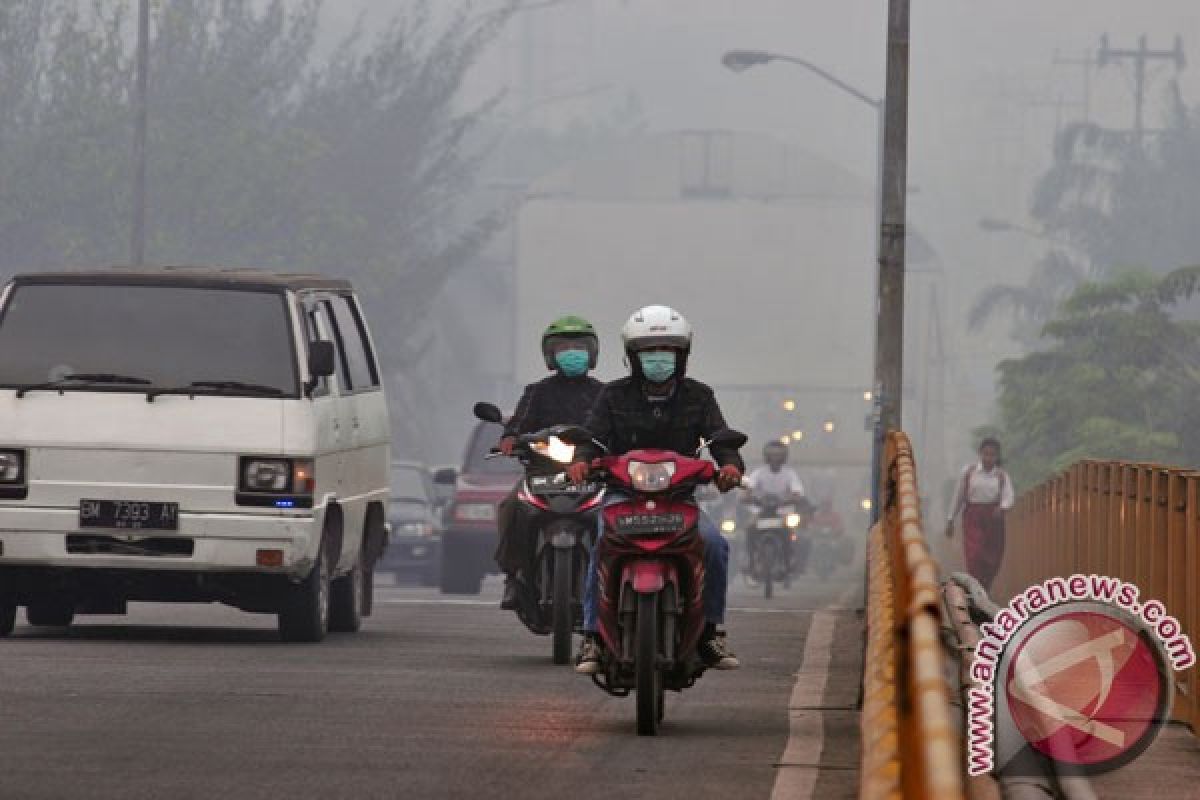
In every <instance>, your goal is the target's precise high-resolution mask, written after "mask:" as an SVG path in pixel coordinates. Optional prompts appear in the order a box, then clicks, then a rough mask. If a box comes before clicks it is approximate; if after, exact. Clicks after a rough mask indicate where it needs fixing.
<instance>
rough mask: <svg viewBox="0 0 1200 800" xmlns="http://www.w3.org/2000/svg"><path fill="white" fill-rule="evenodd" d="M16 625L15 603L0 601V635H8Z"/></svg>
mask: <svg viewBox="0 0 1200 800" xmlns="http://www.w3.org/2000/svg"><path fill="white" fill-rule="evenodd" d="M16 627H17V604H16V603H0V636H8V635H9V634H11V633H12V632H13V629H14V628H16Z"/></svg>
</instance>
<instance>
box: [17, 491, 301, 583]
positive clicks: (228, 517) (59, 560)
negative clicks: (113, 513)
mask: <svg viewBox="0 0 1200 800" xmlns="http://www.w3.org/2000/svg"><path fill="white" fill-rule="evenodd" d="M322 516H323V509H317V510H316V511H315V512H312V513H309V514H307V515H292V516H284V515H276V514H273V515H267V514H238V513H228V514H225V513H189V512H187V511H182V510H181V511H180V513H179V529H178V530H177V531H152V530H129V529H116V530H114V529H109V528H81V527H80V526H79V511H78V510H77V509H64V508H37V507H24V506H9V507H0V568H3V567H66V568H72V569H84V570H87V569H96V570H104V569H119V570H155V571H183V572H243V571H244V572H258V573H268V574H282V575H287V576H288V577H291V578H301V577H303V576H305V575H307V574H308V572H309V571H310V570H311V569H312V565H313V564H314V563H315V559H316V555H317V551H318V548H319V547H320V537H321V517H322ZM77 537H97V538H96V539H94V540H93V541H95V542H97V543H98V544H97V545H96V546H95V547H94V548H92V549H93V550H95V551H94V552H82V551H81V546H80V542H81V541H85V540H83V539H79V538H77ZM105 540H111V541H110V542H108V543H106V542H105ZM144 540H152V541H144ZM125 543H128V544H129V545H132V547H130V548H126V547H124V544H125ZM189 543H190V545H191V546H190V550H191V553H190V555H179V554H177V551H178V550H179V549H187V545H188V544H189ZM143 544H144V545H145V551H146V552H145V553H132V554H131V553H128V552H122V551H123V550H137V549H139V548H141V547H142V545H143ZM154 544H157V545H159V546H160V547H159V548H157V550H158V552H156V547H154V546H152V545H154ZM175 544H179V545H180V547H179V548H176V547H172V546H170V545H175ZM161 545H168V546H166V547H161ZM82 549H86V548H82ZM260 550H278V551H281V552H282V559H281V561H280V562H279V563H278V564H277V565H271V566H263V565H260V563H259V557H258V553H259V551H260ZM161 551H166V554H161ZM150 553H154V554H150Z"/></svg>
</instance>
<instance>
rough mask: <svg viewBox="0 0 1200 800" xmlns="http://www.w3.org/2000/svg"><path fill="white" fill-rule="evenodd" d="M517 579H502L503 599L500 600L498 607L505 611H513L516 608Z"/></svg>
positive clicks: (509, 577) (510, 577)
mask: <svg viewBox="0 0 1200 800" xmlns="http://www.w3.org/2000/svg"><path fill="white" fill-rule="evenodd" d="M517 591H518V587H517V579H516V578H514V577H513V576H511V575H509V576H508V577H507V578H505V579H504V597H503V599H501V600H500V607H501V608H502V609H504V610H505V611H515V610H516V608H517V600H518V597H517Z"/></svg>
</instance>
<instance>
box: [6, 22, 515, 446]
mask: <svg viewBox="0 0 1200 800" xmlns="http://www.w3.org/2000/svg"><path fill="white" fill-rule="evenodd" d="M77 5H78V4H77V3H75V2H69V1H68V0H45V1H44V0H10V1H9V2H6V3H4V4H3V5H2V6H0V63H3V64H4V65H5V69H4V70H3V71H0V240H3V241H4V242H5V248H4V249H3V251H0V270H6V271H8V270H15V269H20V268H26V267H31V266H33V267H38V266H50V265H54V266H59V265H64V264H67V265H69V264H93V265H94V264H119V263H122V262H124V261H126V259H127V257H128V256H127V254H126V243H127V241H128V233H127V232H128V226H129V216H130V215H129V205H130V201H129V198H130V186H129V184H130V181H129V179H128V177H127V176H128V175H129V173H130V170H129V166H130V155H131V153H130V141H131V137H130V132H131V121H132V113H131V104H130V93H129V89H130V87H131V84H132V74H133V62H134V59H133V55H134V54H133V53H132V52H131V50H130V47H131V43H132V41H133V40H134V39H135V37H134V36H133V35H132V31H131V24H130V23H131V19H132V15H131V14H130V13H129V12H130V3H129V0H95V1H94V3H93V4H92V6H91V7H90V8H89V10H88V11H87V12H86V13H83V12H79V11H77V10H76V7H77ZM321 7H322V0H300V1H299V2H284V0H265V2H258V1H252V0H225V1H224V2H219V3H217V2H212V0H171V2H169V3H158V4H155V5H154V6H153V15H152V25H151V29H152V41H151V64H150V96H149V109H150V116H149V119H150V123H149V142H148V188H147V196H148V210H147V247H146V253H147V259H148V260H150V261H151V262H152V263H189V264H229V265H239V266H243V265H249V266H264V267H276V268H281V269H287V270H289V271H320V272H327V273H333V274H339V275H344V276H347V277H350V278H352V279H353V280H354V281H355V282H356V284H357V285H358V286H359V288H360V289H361V293H362V295H363V296H364V297H365V298H366V303H367V305H368V315H369V317H370V318H371V319H372V321H373V323H374V326H373V327H374V328H375V333H376V338H377V340H378V343H379V344H380V350H381V352H382V354H383V355H384V361H385V368H386V369H385V371H386V372H388V373H389V374H396V373H400V372H405V371H408V370H411V369H413V368H414V366H415V364H416V363H417V362H418V361H419V360H420V358H421V353H422V349H421V346H420V343H421V342H422V341H423V340H424V339H425V338H427V337H426V334H427V332H428V328H429V324H430V323H429V320H428V317H427V315H428V309H429V307H430V301H431V300H432V298H433V297H434V296H435V295H436V294H437V293H438V292H439V291H441V289H442V287H443V286H444V285H445V282H446V280H447V278H448V276H449V275H450V274H451V273H452V272H453V270H455V269H456V268H458V267H459V266H461V265H462V264H464V263H466V262H467V261H468V260H469V259H470V257H471V256H472V255H473V254H474V253H475V252H477V251H478V249H479V248H480V247H481V245H482V244H483V242H484V241H485V240H486V238H487V237H488V236H489V235H490V233H491V232H492V230H494V228H495V220H494V219H493V217H492V216H491V215H490V214H488V213H486V212H484V213H478V214H473V215H472V214H469V213H468V212H467V210H466V208H465V207H464V205H463V204H462V201H463V199H464V197H465V196H466V195H467V194H468V193H469V191H470V189H471V186H472V182H473V180H474V177H475V175H476V173H477V171H478V169H479V166H480V159H481V157H482V156H483V155H484V154H485V152H486V148H485V147H484V146H482V145H481V144H480V143H479V142H477V141H475V140H473V139H471V137H472V136H473V135H474V134H475V133H476V131H477V130H478V129H479V127H480V124H481V122H482V121H483V120H484V119H485V117H486V116H487V113H488V111H489V109H490V107H491V104H490V103H484V104H482V105H480V106H478V107H473V108H467V109H463V108H462V107H461V106H460V104H459V88H460V86H461V85H462V81H463V78H464V76H465V75H466V73H467V71H468V70H469V69H470V68H471V66H472V65H473V64H474V62H475V59H476V58H477V57H478V55H479V54H480V53H481V52H482V50H483V49H484V48H485V47H486V46H487V44H488V43H489V42H490V41H491V40H492V38H493V37H494V36H495V34H496V33H497V32H498V31H499V30H500V28H501V26H502V25H503V24H504V23H505V21H506V20H507V18H508V15H509V14H510V13H511V5H503V6H501V9H500V10H499V11H492V12H488V13H479V14H476V13H475V11H474V9H473V7H472V4H466V5H464V7H463V8H462V9H461V10H460V11H459V12H457V13H456V14H454V15H453V16H452V17H451V18H450V19H449V21H448V22H443V23H435V21H434V16H433V14H432V11H431V3H430V2H429V0H410V2H407V3H406V4H405V6H404V11H403V12H402V13H400V14H399V15H398V16H397V17H395V18H394V19H393V20H392V22H391V23H390V24H389V25H387V26H386V27H385V28H384V29H383V30H382V31H381V32H380V33H378V34H376V35H373V36H368V35H367V34H366V33H365V32H364V31H363V30H362V29H361V27H360V28H358V29H356V30H355V31H354V32H353V33H352V34H351V35H350V36H349V37H347V38H346V39H345V40H344V41H343V42H342V43H341V44H340V46H338V47H337V48H336V50H335V52H334V54H333V56H332V58H330V59H328V60H326V61H323V60H319V59H318V57H317V54H316V51H315V40H316V33H317V24H318V18H319V14H320V11H321ZM425 400H427V401H428V405H430V406H432V405H433V398H432V397H428V398H425ZM397 422H398V423H399V424H398V432H399V433H400V436H399V439H400V443H401V445H402V446H405V445H406V444H408V443H409V441H407V440H406V436H405V434H406V433H408V434H412V433H413V432H414V431H415V430H418V429H419V428H420V422H419V421H418V420H416V419H415V418H413V416H412V414H398V415H397ZM411 438H412V437H411V436H409V437H408V439H411Z"/></svg>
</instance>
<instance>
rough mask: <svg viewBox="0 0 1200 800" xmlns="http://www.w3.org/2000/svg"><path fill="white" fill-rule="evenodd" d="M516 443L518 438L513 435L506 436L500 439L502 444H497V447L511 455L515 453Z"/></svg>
mask: <svg viewBox="0 0 1200 800" xmlns="http://www.w3.org/2000/svg"><path fill="white" fill-rule="evenodd" d="M516 443H517V440H516V438H514V437H512V436H505V437H504V438H503V439H501V440H500V444H498V445H497V446H496V449H498V450H499V451H500V452H501V453H504V455H506V456H511V455H512V454H513V445H515V444H516Z"/></svg>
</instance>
